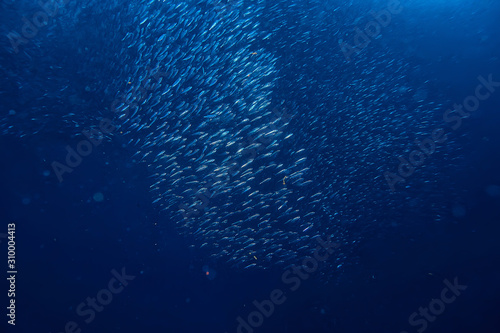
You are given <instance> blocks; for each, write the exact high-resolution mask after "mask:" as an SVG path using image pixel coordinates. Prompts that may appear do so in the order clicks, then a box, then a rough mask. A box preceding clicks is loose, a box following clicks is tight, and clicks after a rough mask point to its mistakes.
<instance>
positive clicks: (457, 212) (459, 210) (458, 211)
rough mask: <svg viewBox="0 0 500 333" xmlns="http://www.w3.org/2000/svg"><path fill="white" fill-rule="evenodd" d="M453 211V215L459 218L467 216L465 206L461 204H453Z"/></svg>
mask: <svg viewBox="0 0 500 333" xmlns="http://www.w3.org/2000/svg"><path fill="white" fill-rule="evenodd" d="M451 212H452V214H453V216H455V217H458V218H461V217H464V216H465V208H464V207H463V206H460V205H455V206H453V208H452V210H451Z"/></svg>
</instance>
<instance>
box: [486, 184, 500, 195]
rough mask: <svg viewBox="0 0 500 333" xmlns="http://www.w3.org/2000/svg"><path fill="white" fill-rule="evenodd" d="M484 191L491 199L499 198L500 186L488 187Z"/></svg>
mask: <svg viewBox="0 0 500 333" xmlns="http://www.w3.org/2000/svg"><path fill="white" fill-rule="evenodd" d="M485 191H486V193H488V195H489V196H491V197H499V196H500V186H498V185H488V186H487V187H486V189H485Z"/></svg>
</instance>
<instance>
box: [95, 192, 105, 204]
mask: <svg viewBox="0 0 500 333" xmlns="http://www.w3.org/2000/svg"><path fill="white" fill-rule="evenodd" d="M93 198H94V201H96V202H103V201H104V194H102V193H101V192H96V193H94V197H93Z"/></svg>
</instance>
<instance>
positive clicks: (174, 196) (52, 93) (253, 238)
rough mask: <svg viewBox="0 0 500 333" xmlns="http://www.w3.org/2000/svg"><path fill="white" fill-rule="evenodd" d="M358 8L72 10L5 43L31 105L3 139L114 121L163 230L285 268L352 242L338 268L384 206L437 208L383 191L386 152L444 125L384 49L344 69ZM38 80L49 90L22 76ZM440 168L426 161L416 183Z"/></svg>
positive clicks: (169, 5)
mask: <svg viewBox="0 0 500 333" xmlns="http://www.w3.org/2000/svg"><path fill="white" fill-rule="evenodd" d="M378 3H379V2H374V4H375V5H376V4H378ZM383 4H385V2H380V6H382V5H383ZM380 8H382V7H380ZM10 9H11V10H12V8H10ZM26 10H27V9H26ZM365 11H366V9H365V8H363V9H360V8H358V7H355V6H354V5H343V4H339V5H333V4H331V3H324V2H319V1H303V2H302V1H297V2H294V3H287V2H276V3H268V2H267V3H266V1H260V0H255V1H239V0H234V1H227V2H226V1H165V2H163V1H157V0H150V1H141V2H133V3H128V2H124V3H114V2H106V3H102V2H96V1H87V2H85V3H84V4H78V5H75V4H73V3H68V4H67V5H66V6H65V7H64V8H61V9H60V12H59V13H58V14H57V15H59V16H56V17H55V18H54V19H53V21H51V22H49V24H48V25H47V26H46V27H45V31H46V32H45V33H44V34H42V33H39V35H38V36H36V37H34V38H33V39H32V40H30V44H26V45H21V46H20V52H19V53H18V54H14V52H13V51H12V50H9V47H10V45H9V44H7V43H6V44H2V48H3V50H4V51H3V52H2V53H3V54H4V56H5V57H6V58H8V59H10V61H12V62H13V63H16V64H21V65H19V66H18V68H8V67H7V66H5V65H0V66H2V67H1V70H2V72H3V74H5V76H6V77H7V78H10V80H11V81H12V82H14V83H13V85H14V86H15V87H16V89H17V90H18V91H20V93H19V96H16V100H17V101H18V103H19V104H17V105H14V104H13V105H10V106H8V108H12V109H20V108H21V109H23V110H25V111H24V112H23V113H22V114H20V113H19V112H18V114H16V115H13V114H10V115H8V116H7V118H6V119H4V121H3V122H2V125H1V129H2V132H3V133H4V134H5V133H11V134H12V133H13V134H16V135H20V136H25V135H32V134H34V133H37V132H38V131H41V130H42V129H43V130H44V132H45V133H47V132H66V133H68V132H71V131H70V130H68V124H69V125H70V126H69V127H70V128H73V132H74V133H78V132H79V131H81V129H82V128H95V127H96V126H97V124H98V119H99V118H101V117H110V118H112V119H113V123H114V125H115V126H116V129H117V130H116V131H115V132H114V133H113V134H112V135H109V136H110V140H113V137H114V136H118V135H119V136H121V137H123V138H125V139H124V140H125V142H127V144H128V145H129V146H133V147H135V148H134V149H135V150H136V153H135V155H134V156H132V157H131V158H132V159H133V160H135V161H137V162H144V163H147V164H148V166H149V169H150V171H151V191H152V193H153V196H154V199H153V200H154V203H155V204H156V205H158V207H160V208H161V209H162V210H163V211H164V214H165V215H164V216H165V223H175V224H176V225H177V226H178V227H179V230H181V232H183V233H185V234H189V235H193V237H192V239H193V240H194V243H195V245H196V246H197V247H199V248H201V249H202V251H203V252H204V253H208V255H209V256H210V257H212V258H215V259H223V260H226V261H228V262H229V263H231V264H232V265H234V266H236V267H241V268H245V267H247V268H249V267H261V268H265V267H269V266H271V265H274V264H282V265H287V264H291V263H296V262H298V260H300V258H302V257H303V256H307V255H310V254H311V252H312V251H313V250H314V249H311V246H314V244H315V242H314V238H316V237H320V236H323V237H324V236H331V237H332V239H333V240H335V241H336V242H337V243H339V244H341V245H346V246H345V247H344V248H340V249H338V251H339V252H338V253H337V255H336V257H337V258H338V259H337V261H334V260H331V262H329V265H331V266H332V267H336V266H337V265H339V264H341V263H342V262H343V260H344V259H343V256H345V255H346V254H345V251H346V249H347V248H348V245H350V244H353V243H356V242H357V240H358V236H359V235H360V234H362V233H363V232H364V231H363V230H365V229H368V230H372V229H373V228H374V225H375V224H377V223H379V224H383V223H385V222H390V223H394V221H393V220H391V218H387V217H384V216H380V214H379V213H380V212H381V210H382V209H385V210H386V211H389V210H390V209H396V208H401V207H409V208H415V207H416V206H419V207H426V208H429V213H428V214H429V216H433V215H435V212H436V211H442V209H443V207H441V206H439V207H436V206H435V205H434V206H432V204H431V203H425V202H427V198H426V197H425V195H426V193H427V192H429V191H430V188H429V189H428V190H427V191H426V190H423V191H422V190H420V191H418V193H422V194H417V192H416V191H413V192H412V190H411V188H410V189H406V190H405V191H404V192H403V191H402V194H401V195H393V194H389V193H388V191H387V189H386V188H385V184H384V180H383V177H382V175H383V172H384V171H385V170H387V169H390V168H393V167H394V165H396V164H397V158H396V157H394V156H393V154H394V151H396V150H398V149H400V150H401V151H404V149H406V145H408V144H411V143H412V141H413V140H414V138H415V136H416V135H419V133H421V132H423V131H425V130H426V129H427V128H429V127H431V125H432V124H434V123H436V122H438V121H439V119H436V117H435V114H437V113H438V111H439V110H441V109H442V108H443V103H444V102H443V99H442V98H441V97H440V96H438V95H434V96H432V98H433V99H434V100H440V101H441V102H440V103H438V102H432V101H430V98H429V96H428V94H429V93H428V88H429V86H428V87H427V88H426V87H421V86H419V85H420V84H419V83H418V82H416V81H415V82H413V81H412V73H418V71H419V68H418V67H416V66H412V65H410V64H409V63H408V62H405V61H404V60H402V59H404V57H405V56H406V55H405V54H404V53H403V52H401V53H398V52H395V51H394V50H392V51H390V50H387V48H386V47H385V46H384V44H383V43H379V44H376V42H375V41H374V42H373V43H372V44H373V45H370V46H369V47H367V48H366V49H365V50H364V51H363V52H365V54H360V55H357V56H356V57H353V58H354V61H352V62H350V63H347V62H346V61H345V59H344V56H343V54H342V51H341V50H340V49H339V48H338V40H339V39H349V38H350V37H351V36H347V34H349V32H352V31H353V29H354V27H356V24H358V21H360V20H362V18H363V15H365V14H366V13H365ZM353 13H355V14H353ZM356 15H357V16H356ZM62 18H64V20H63V19H62ZM10 22H11V23H12V24H14V23H13V21H12V19H10ZM394 24H397V23H394ZM384 31H385V32H386V33H390V32H391V27H387V28H386V29H385V30H384ZM4 42H5V41H4ZM51 47H52V48H56V49H61V50H64V52H61V53H60V54H59V55H57V56H56V55H54V54H58V53H57V52H56V53H54V50H51V49H50V48H51ZM371 48H373V49H371ZM377 48H378V49H377ZM49 50H50V51H51V52H49ZM21 59H25V60H21ZM77 59H78V60H77ZM23 62H25V64H28V63H29V64H32V63H34V65H26V66H24V67H23V65H22V64H23ZM35 66H36V68H34V67H35ZM34 71H39V72H42V71H43V74H42V75H44V76H46V77H49V82H40V81H37V80H26V79H25V78H27V77H30V76H33V75H34V76H36V75H37V73H34ZM413 77H416V76H413ZM82 87H83V88H82ZM9 89H11V88H9ZM4 90H7V88H6V89H4ZM28 95H29V96H32V95H35V96H37V97H33V98H27V97H26V96H28ZM48 105H51V108H50V110H48V107H47V106H48ZM68 108H69V110H68ZM89 110H97V111H92V112H89ZM16 122H17V124H16ZM21 122H24V125H22V126H19V123H21ZM61 123H62V124H64V125H65V126H59V125H60V124H61ZM27 124H31V126H30V125H27ZM35 124H36V126H35ZM91 132H92V131H91ZM452 151H453V150H452V149H449V150H446V149H445V150H444V152H445V155H446V154H449V152H452ZM61 154H63V153H61ZM453 158H454V157H453V156H451V157H450V159H453ZM437 172H439V170H438V169H437V167H435V165H433V164H432V163H430V164H429V167H428V168H427V169H426V170H423V171H422V172H421V174H420V177H422V178H421V179H422V182H423V183H427V182H428V180H429V179H431V178H433V177H434V176H433V175H434V174H436V173H437ZM426 186H428V185H426ZM433 209H434V210H433ZM379 227H380V228H382V226H379ZM348 231H349V232H348Z"/></svg>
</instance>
